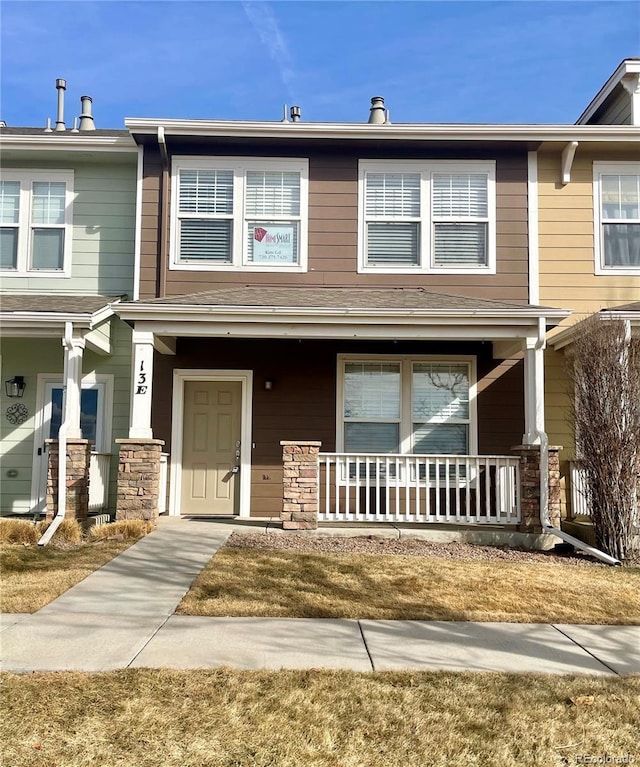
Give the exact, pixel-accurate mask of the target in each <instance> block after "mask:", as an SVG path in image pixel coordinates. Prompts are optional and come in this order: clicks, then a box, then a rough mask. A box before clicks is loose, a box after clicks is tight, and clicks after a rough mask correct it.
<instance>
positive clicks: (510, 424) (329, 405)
mask: <svg viewBox="0 0 640 767" xmlns="http://www.w3.org/2000/svg"><path fill="white" fill-rule="evenodd" d="M338 353H353V354H356V353H367V354H372V355H376V354H385V353H392V354H407V355H411V354H415V355H417V354H437V355H438V356H443V357H446V354H476V355H478V413H479V416H478V426H479V449H480V451H481V452H483V453H489V454H500V455H509V454H510V448H511V446H512V445H514V444H519V443H520V442H521V440H522V432H523V428H524V427H523V394H522V362H521V361H507V362H503V361H496V360H493V359H492V357H491V345H490V344H442V343H441V344H434V343H428V342H425V343H398V344H388V343H357V342H346V341H345V342H328V341H303V342H301V343H300V342H297V341H268V340H265V341H250V340H232V339H229V340H227V339H220V340H216V339H211V340H209V339H178V347H177V354H176V355H175V356H162V355H158V354H157V355H156V357H155V363H154V365H155V367H154V376H153V378H154V391H153V432H154V436H156V437H157V438H159V439H163V440H165V441H166V447H165V450H167V451H168V452H170V451H171V444H170V441H171V417H172V414H171V401H172V396H173V391H172V387H173V383H172V382H173V370H174V369H175V368H179V369H190V368H191V369H229V370H251V371H253V375H254V384H253V385H254V389H253V424H252V426H253V431H252V442H253V443H255V448H253V449H252V467H251V488H252V490H251V494H252V502H251V514H252V515H253V516H271V515H274V514H275V515H277V514H279V513H280V505H281V503H282V448H281V447H280V440H309V439H313V440H320V441H321V442H322V448H321V450H322V451H323V452H334V451H335V440H336V365H337V355H338ZM267 378H269V379H271V380H273V382H274V385H273V389H272V390H271V391H265V389H264V381H265V379H267Z"/></svg>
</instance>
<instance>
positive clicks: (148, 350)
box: [129, 329, 153, 439]
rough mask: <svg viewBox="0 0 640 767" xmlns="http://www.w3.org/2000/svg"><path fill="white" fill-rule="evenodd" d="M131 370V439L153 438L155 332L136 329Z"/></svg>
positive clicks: (133, 338) (133, 339)
mask: <svg viewBox="0 0 640 767" xmlns="http://www.w3.org/2000/svg"><path fill="white" fill-rule="evenodd" d="M131 340H132V343H133V355H132V370H131V387H132V388H131V410H130V420H129V438H130V439H153V432H152V430H151V391H152V381H153V333H151V332H149V331H140V330H135V329H134V331H133V333H132V337H131Z"/></svg>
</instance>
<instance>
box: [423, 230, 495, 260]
mask: <svg viewBox="0 0 640 767" xmlns="http://www.w3.org/2000/svg"><path fill="white" fill-rule="evenodd" d="M433 247H434V251H433V253H434V256H433V258H434V266H486V265H487V224H483V223H479V224H438V223H437V224H434V236H433Z"/></svg>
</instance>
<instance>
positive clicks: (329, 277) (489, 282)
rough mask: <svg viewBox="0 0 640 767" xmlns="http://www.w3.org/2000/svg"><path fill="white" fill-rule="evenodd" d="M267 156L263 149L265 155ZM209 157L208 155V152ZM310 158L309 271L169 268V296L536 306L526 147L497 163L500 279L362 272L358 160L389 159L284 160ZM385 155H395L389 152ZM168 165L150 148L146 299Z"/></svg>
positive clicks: (418, 154)
mask: <svg viewBox="0 0 640 767" xmlns="http://www.w3.org/2000/svg"><path fill="white" fill-rule="evenodd" d="M260 150H262V151H260ZM173 151H174V152H175V153H176V154H188V153H191V154H194V151H193V149H190V150H188V148H185V147H182V148H181V147H175V148H174V149H173ZM208 151H209V153H210V154H212V155H215V154H221V155H222V154H240V152H239V151H238V149H237V147H236V149H235V152H234V151H232V150H231V149H228V148H227V149H224V150H222V149H221V148H220V147H215V148H210V149H209V150H208ZM200 152H201V153H202V154H204V153H205V149H202V150H200ZM409 152H410V148H409V147H405V149H404V150H403V151H400V150H398V151H397V152H396V154H397V155H398V156H402V157H403V158H404V159H406V157H407V156H413V157H414V158H417V159H422V158H429V157H439V158H441V159H442V158H443V157H444V158H445V159H458V158H460V157H462V156H464V157H468V158H470V159H487V156H488V154H487V151H486V150H482V149H479V150H478V152H477V153H474V152H472V151H469V150H467V151H466V152H464V154H462V153H457V154H456V153H455V152H453V151H452V152H451V153H450V154H447V155H443V154H442V152H441V151H440V152H435V151H433V150H432V151H431V152H429V151H428V150H426V149H425V148H424V147H414V148H413V152H412V153H411V154H410V153H409ZM242 153H243V154H247V155H249V156H268V155H269V154H271V155H273V154H276V155H277V154H279V153H278V152H274V150H273V149H271V150H267V149H266V148H265V147H253V148H251V147H249V148H247V147H244V148H243V149H242ZM287 155H289V156H305V157H308V158H309V229H308V231H309V236H308V244H309V250H308V255H309V262H308V271H307V272H306V273H302V274H301V273H273V272H267V273H260V272H243V271H235V272H221V271H217V272H203V271H198V272H195V271H186V270H184V271H181V270H167V273H166V293H167V295H181V294H185V293H192V292H197V291H204V290H208V289H211V288H215V287H221V286H224V285H236V286H237V285H247V284H256V285H264V286H268V285H273V286H275V285H278V286H291V285H301V286H319V285H326V286H332V287H336V286H355V285H359V286H362V287H380V286H388V287H408V286H411V287H415V286H417V285H420V286H422V287H425V288H427V289H433V290H436V291H439V292H442V293H453V294H458V295H468V296H477V297H481V298H489V299H494V300H506V301H514V302H517V303H520V302H521V303H523V304H526V303H527V301H528V241H527V155H526V151H525V150H524V149H523V150H522V151H521V152H519V153H517V154H504V155H501V156H497V157H490V159H496V205H497V220H496V232H497V252H496V256H497V274H495V275H482V274H479V275H455V274H454V275H445V274H429V275H424V274H423V275H407V274H358V261H357V237H358V157H363V158H372V157H376V156H378V157H381V156H383V155H382V154H381V152H380V151H379V150H377V151H376V150H371V149H367V148H362V149H361V151H360V152H359V154H358V156H354V155H349V154H347V153H346V151H344V150H343V151H341V152H338V151H335V150H334V153H330V152H328V151H322V152H320V151H318V150H317V149H313V150H312V151H304V149H303V148H302V147H300V148H299V149H297V151H292V150H291V149H289V151H287V152H282V153H281V156H287ZM384 156H387V157H388V156H391V152H388V153H387V154H386V155H384ZM161 171H162V166H161V162H160V156H159V154H158V153H157V151H154V150H152V149H148V148H147V149H145V162H144V185H143V198H142V204H143V208H142V250H141V252H142V259H141V267H142V270H141V284H140V289H141V293H140V295H141V298H151V297H153V296H155V295H157V284H158V282H159V279H158V273H157V268H158V267H157V263H158V258H159V256H158V252H159V243H158V233H159V228H160V227H159V216H158V209H159V200H160V191H159V190H160V176H161Z"/></svg>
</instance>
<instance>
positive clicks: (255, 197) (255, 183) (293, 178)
mask: <svg viewBox="0 0 640 767" xmlns="http://www.w3.org/2000/svg"><path fill="white" fill-rule="evenodd" d="M246 211H247V214H248V215H250V216H299V215H300V174H299V173H286V172H280V171H248V172H247V183H246Z"/></svg>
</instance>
